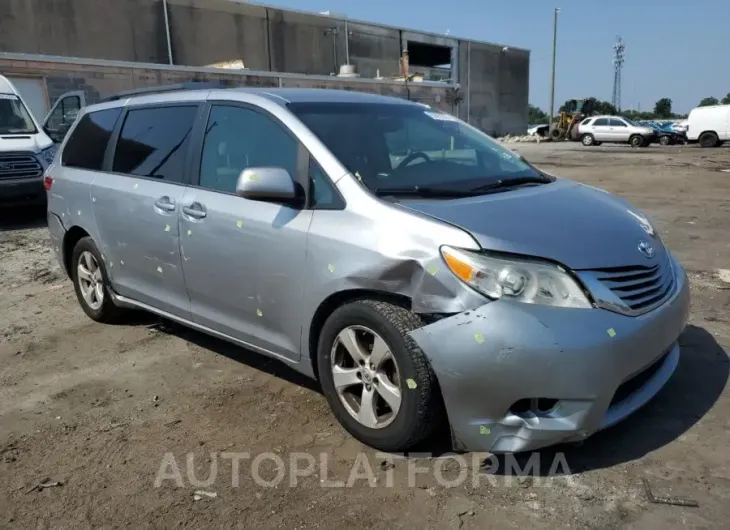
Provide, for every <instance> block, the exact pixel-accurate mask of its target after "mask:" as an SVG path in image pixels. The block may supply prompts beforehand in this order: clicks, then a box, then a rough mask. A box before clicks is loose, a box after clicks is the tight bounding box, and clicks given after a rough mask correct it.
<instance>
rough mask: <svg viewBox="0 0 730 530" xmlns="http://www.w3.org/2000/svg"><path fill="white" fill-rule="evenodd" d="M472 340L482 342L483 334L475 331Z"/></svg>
mask: <svg viewBox="0 0 730 530" xmlns="http://www.w3.org/2000/svg"><path fill="white" fill-rule="evenodd" d="M474 340H475V341H477V342H478V343H479V344H484V335H482V334H481V333H475V334H474Z"/></svg>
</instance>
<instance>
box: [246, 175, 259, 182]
mask: <svg viewBox="0 0 730 530" xmlns="http://www.w3.org/2000/svg"><path fill="white" fill-rule="evenodd" d="M258 179H259V175H258V173H251V174H250V175H249V176H248V180H249V182H255V181H257V180H258Z"/></svg>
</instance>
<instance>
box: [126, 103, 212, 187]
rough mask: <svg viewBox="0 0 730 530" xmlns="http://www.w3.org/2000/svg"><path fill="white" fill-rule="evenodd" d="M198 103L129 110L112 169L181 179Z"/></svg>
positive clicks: (140, 174)
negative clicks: (194, 104)
mask: <svg viewBox="0 0 730 530" xmlns="http://www.w3.org/2000/svg"><path fill="white" fill-rule="evenodd" d="M197 112H198V108H197V107H196V106H180V107H158V108H143V109H135V110H130V111H129V113H128V114H127V117H126V119H125V120H124V125H123V126H122V131H121V134H120V135H119V141H118V142H117V148H116V151H115V152H114V164H113V167H112V170H113V171H114V172H116V173H127V174H129V175H136V176H139V177H151V178H157V179H163V180H169V181H170V182H182V181H183V178H184V170H185V156H186V155H187V151H188V146H189V144H190V134H191V133H192V131H193V124H194V122H195V115H196V113H197Z"/></svg>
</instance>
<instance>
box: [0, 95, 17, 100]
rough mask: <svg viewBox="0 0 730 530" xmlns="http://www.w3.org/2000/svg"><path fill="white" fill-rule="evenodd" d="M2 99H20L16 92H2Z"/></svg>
mask: <svg viewBox="0 0 730 530" xmlns="http://www.w3.org/2000/svg"><path fill="white" fill-rule="evenodd" d="M0 99H12V100H13V101H18V99H19V98H18V96H16V95H15V94H0Z"/></svg>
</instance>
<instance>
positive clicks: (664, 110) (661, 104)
mask: <svg viewBox="0 0 730 530" xmlns="http://www.w3.org/2000/svg"><path fill="white" fill-rule="evenodd" d="M654 114H656V116H657V117H658V118H663V119H667V118H671V117H672V100H671V99H669V98H662V99H660V100H659V101H657V102H656V104H655V105H654Z"/></svg>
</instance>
